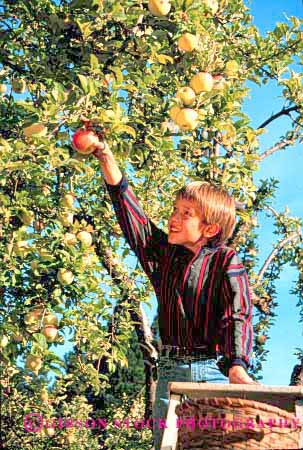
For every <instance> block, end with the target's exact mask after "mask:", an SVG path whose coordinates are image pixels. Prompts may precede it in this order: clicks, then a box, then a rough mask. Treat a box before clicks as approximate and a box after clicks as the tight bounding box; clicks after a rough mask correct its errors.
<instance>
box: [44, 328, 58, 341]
mask: <svg viewBox="0 0 303 450" xmlns="http://www.w3.org/2000/svg"><path fill="white" fill-rule="evenodd" d="M42 334H43V335H44V336H45V337H46V340H47V342H54V340H55V339H56V337H57V335H58V329H57V328H56V327H55V326H54V325H47V326H45V327H44V328H43V330H42Z"/></svg>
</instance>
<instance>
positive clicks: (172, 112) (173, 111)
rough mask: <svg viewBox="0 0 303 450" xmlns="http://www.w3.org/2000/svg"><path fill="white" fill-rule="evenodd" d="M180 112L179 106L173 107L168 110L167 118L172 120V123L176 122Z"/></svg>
mask: <svg viewBox="0 0 303 450" xmlns="http://www.w3.org/2000/svg"><path fill="white" fill-rule="evenodd" d="M180 111H181V108H179V106H177V105H175V106H173V107H172V108H171V109H170V110H169V117H170V118H171V119H173V121H174V122H175V121H176V118H177V115H178V114H179V112H180Z"/></svg>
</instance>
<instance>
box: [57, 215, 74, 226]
mask: <svg viewBox="0 0 303 450" xmlns="http://www.w3.org/2000/svg"><path fill="white" fill-rule="evenodd" d="M59 220H60V222H61V223H62V225H63V226H64V227H69V226H70V225H72V224H73V222H74V214H73V213H71V212H69V211H62V212H61V213H60V215H59Z"/></svg>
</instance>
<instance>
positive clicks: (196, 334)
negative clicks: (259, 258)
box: [94, 142, 256, 450]
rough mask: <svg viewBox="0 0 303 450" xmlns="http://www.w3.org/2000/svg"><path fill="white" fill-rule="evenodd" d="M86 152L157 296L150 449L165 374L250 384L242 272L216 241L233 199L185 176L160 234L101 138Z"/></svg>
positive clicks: (227, 229)
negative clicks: (157, 345) (155, 374)
mask: <svg viewBox="0 0 303 450" xmlns="http://www.w3.org/2000/svg"><path fill="white" fill-rule="evenodd" d="M94 155H95V156H96V157H97V158H98V159H99V161H100V167H101V170H102V172H103V175H104V178H105V183H106V186H107V189H108V192H109V195H110V197H111V200H112V202H113V206H114V210H115V212H116V216H117V219H118V221H119V224H120V226H121V229H122V231H123V233H124V236H125V238H126V239H127V241H128V243H129V245H130V247H131V248H132V250H133V251H134V252H135V254H136V256H137V257H138V259H139V261H140V263H141V265H142V267H143V269H144V271H145V273H146V274H147V276H148V277H149V279H150V281H151V283H152V285H153V287H154V290H155V293H156V296H157V299H158V317H159V330H160V337H161V350H160V356H159V364H158V383H157V391H156V400H155V405H154V410H153V421H154V439H155V448H156V450H158V448H159V446H160V442H161V437H162V433H163V430H162V429H161V427H160V426H159V420H160V419H164V418H165V417H166V412H167V406H168V392H167V383H168V381H202V382H206V381H208V382H215V383H228V382H230V383H244V384H256V383H255V382H254V381H253V380H252V379H251V378H250V377H249V376H248V374H247V372H246V370H247V367H248V365H249V355H250V352H251V348H252V323H251V318H252V304H251V299H250V294H249V285H248V278H247V274H246V271H245V269H244V267H243V265H242V263H241V261H240V259H239V257H238V256H237V254H236V252H235V251H234V250H233V249H231V248H228V247H226V246H225V245H224V242H225V241H226V240H227V239H228V238H229V237H230V236H231V235H232V232H233V229H234V226H235V220H236V216H235V203H234V200H233V199H232V197H230V196H229V195H228V194H227V193H226V192H225V191H223V190H221V189H218V188H216V187H214V186H212V185H210V184H208V183H204V182H193V183H190V184H189V185H188V186H186V187H184V188H182V189H181V190H180V191H179V192H178V193H177V197H176V200H175V202H174V210H173V212H172V214H171V216H170V218H169V221H168V228H169V233H168V235H167V234H166V233H164V232H163V231H162V230H160V229H159V228H157V227H156V226H155V224H154V223H153V222H152V221H151V220H150V219H148V217H147V216H146V215H145V213H144V211H143V210H142V208H141V206H140V205H139V203H138V200H137V199H136V197H135V195H134V193H133V191H132V189H131V187H130V186H129V185H128V182H127V180H126V177H125V175H123V174H122V173H121V171H120V170H119V168H118V166H117V164H116V161H115V158H114V155H113V154H112V152H111V151H110V149H109V147H108V145H107V144H106V143H103V142H100V143H99V144H98V145H97V146H96V150H95V151H94ZM219 366H220V369H219ZM222 372H223V373H224V374H225V375H227V376H228V378H227V376H224V375H223V373H222Z"/></svg>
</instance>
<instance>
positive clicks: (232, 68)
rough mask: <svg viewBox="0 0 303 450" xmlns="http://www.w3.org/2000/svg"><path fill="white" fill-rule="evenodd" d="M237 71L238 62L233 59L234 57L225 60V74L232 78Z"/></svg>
mask: <svg viewBox="0 0 303 450" xmlns="http://www.w3.org/2000/svg"><path fill="white" fill-rule="evenodd" d="M238 72H239V64H238V63H237V61H235V60H234V59H232V60H231V61H227V63H226V64H225V73H226V75H227V76H228V77H230V78H233V77H235V76H237V74H238Z"/></svg>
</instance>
